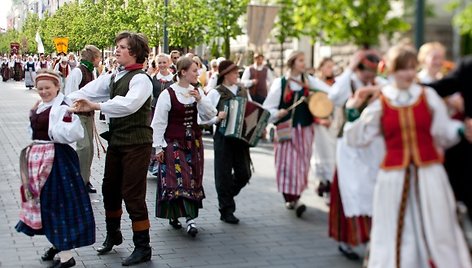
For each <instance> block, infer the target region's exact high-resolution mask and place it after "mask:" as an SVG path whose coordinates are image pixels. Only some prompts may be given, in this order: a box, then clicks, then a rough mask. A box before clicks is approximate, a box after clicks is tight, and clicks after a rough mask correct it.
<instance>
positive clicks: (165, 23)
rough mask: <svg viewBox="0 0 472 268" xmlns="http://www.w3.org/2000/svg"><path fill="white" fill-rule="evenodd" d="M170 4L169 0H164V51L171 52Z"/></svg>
mask: <svg viewBox="0 0 472 268" xmlns="http://www.w3.org/2000/svg"><path fill="white" fill-rule="evenodd" d="M168 5H169V1H168V0H164V6H165V10H164V27H163V28H164V53H166V54H169V36H168V33H167V7H168Z"/></svg>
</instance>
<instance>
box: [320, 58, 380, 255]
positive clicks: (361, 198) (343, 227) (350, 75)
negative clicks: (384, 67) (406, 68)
mask: <svg viewBox="0 0 472 268" xmlns="http://www.w3.org/2000/svg"><path fill="white" fill-rule="evenodd" d="M379 62H380V57H378V56H377V55H376V53H375V52H373V51H359V52H357V53H355V54H354V56H353V57H352V59H351V62H350V65H349V67H348V68H347V69H346V71H344V73H343V74H342V75H340V76H339V77H337V78H336V83H335V84H334V85H333V86H332V90H331V91H330V92H329V97H330V99H331V100H332V101H333V102H334V104H335V105H336V106H338V107H343V110H344V105H345V103H346V101H347V100H348V98H349V97H350V96H351V95H353V94H354V93H355V92H356V91H358V90H361V89H364V88H372V87H375V88H376V86H375V85H381V84H384V83H386V81H385V80H384V79H382V78H381V77H379V76H377V66H378V64H379ZM342 120H343V124H344V122H345V118H344V113H343V119H342ZM341 128H342V127H341ZM383 148H384V145H383V141H382V139H381V138H376V139H375V140H374V141H373V142H372V143H371V145H370V146H365V147H362V148H356V147H352V146H350V145H348V144H347V143H346V139H345V138H344V137H343V133H342V129H341V131H340V133H339V135H338V140H337V145H336V170H335V176H334V178H333V183H332V184H331V191H330V192H331V196H330V198H331V199H330V210H329V236H330V237H331V238H333V239H334V240H336V241H338V242H339V247H338V249H339V251H340V252H341V253H342V254H343V255H344V256H345V257H347V258H348V259H352V260H356V259H359V255H358V254H357V253H356V252H355V251H354V250H353V249H352V247H353V246H358V245H360V244H365V243H367V242H368V241H369V239H370V227H371V215H372V198H373V191H374V184H375V178H376V176H377V172H378V169H379V165H380V160H381V158H382V156H383V152H384V149H383Z"/></svg>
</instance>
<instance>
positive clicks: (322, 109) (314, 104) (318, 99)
mask: <svg viewBox="0 0 472 268" xmlns="http://www.w3.org/2000/svg"><path fill="white" fill-rule="evenodd" d="M308 109H309V110H310V112H311V114H312V115H313V116H314V117H317V118H327V117H329V116H330V115H331V114H332V113H333V110H334V104H333V102H332V101H331V100H330V99H329V98H328V94H327V93H326V92H322V91H316V92H313V93H310V95H309V96H308Z"/></svg>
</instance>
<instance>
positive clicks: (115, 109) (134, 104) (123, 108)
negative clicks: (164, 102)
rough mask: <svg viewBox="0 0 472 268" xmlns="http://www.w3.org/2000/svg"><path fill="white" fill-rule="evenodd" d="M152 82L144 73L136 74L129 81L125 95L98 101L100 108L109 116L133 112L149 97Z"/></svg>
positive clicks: (120, 115) (117, 116) (123, 115)
mask: <svg viewBox="0 0 472 268" xmlns="http://www.w3.org/2000/svg"><path fill="white" fill-rule="evenodd" d="M151 94H152V82H151V80H150V79H149V77H148V76H147V75H146V74H137V75H135V76H133V78H132V79H131V81H130V82H129V91H128V93H126V95H125V96H115V97H114V98H113V99H110V100H108V101H106V102H104V103H100V110H102V112H103V113H104V114H105V115H108V116H109V117H110V118H119V117H125V116H128V115H130V114H133V113H135V112H136V111H137V110H139V108H141V106H143V104H144V103H145V102H146V100H147V99H148V98H149V97H151Z"/></svg>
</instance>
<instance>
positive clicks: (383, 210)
mask: <svg viewBox="0 0 472 268" xmlns="http://www.w3.org/2000/svg"><path fill="white" fill-rule="evenodd" d="M387 68H388V71H389V73H390V75H391V77H392V79H391V81H390V82H389V84H388V85H386V86H384V87H383V88H382V89H381V91H380V94H379V95H380V97H379V98H378V99H377V100H375V101H373V102H371V103H370V104H369V105H368V106H367V108H366V109H365V110H364V111H363V112H362V114H361V115H360V118H358V119H357V120H355V121H353V122H352V123H348V124H347V125H346V126H345V131H344V133H345V137H346V139H347V142H348V144H350V145H352V146H361V147H362V146H367V145H368V144H369V143H370V142H371V141H372V140H373V139H374V137H382V138H383V139H384V141H385V145H386V154H385V156H384V158H383V162H382V164H381V166H380V171H379V173H378V176H377V182H376V185H375V193H374V202H373V204H374V207H373V217H372V235H371V243H370V256H369V260H368V267H372V268H377V267H379V268H380V267H381V268H393V267H396V268H400V267H405V268H408V267H435V268H443V267H444V268H446V267H455V268H461V267H472V264H471V259H470V253H469V251H468V249H467V245H466V242H465V239H464V234H463V233H462V231H461V229H460V227H459V224H458V221H457V215H456V202H455V200H454V196H453V193H452V191H451V187H450V185H449V182H448V178H447V175H446V172H445V170H444V167H443V166H442V164H441V163H442V156H441V155H440V153H439V152H438V150H437V146H440V147H443V148H444V147H449V146H452V145H454V144H455V143H457V142H458V141H459V139H460V136H461V132H462V131H463V126H462V124H461V122H459V121H455V120H451V119H450V118H449V117H448V114H447V111H446V106H445V104H444V103H443V101H442V99H441V98H440V97H439V96H438V95H437V93H436V92H435V91H433V90H432V89H430V88H427V87H423V86H420V85H418V84H416V83H415V82H414V81H415V78H416V68H417V60H416V51H415V50H414V49H413V48H411V47H408V46H396V47H393V48H391V49H390V51H389V52H388V54H387ZM378 93H379V91H377V92H376V91H375V89H367V90H359V91H358V92H356V93H355V95H354V97H353V98H352V99H351V100H349V102H348V103H347V107H348V108H351V109H350V110H348V114H350V116H349V117H350V118H348V119H350V120H351V121H352V119H354V118H355V117H357V116H356V113H358V111H357V108H358V107H359V106H360V105H361V104H362V103H363V102H364V101H365V100H366V99H367V98H368V97H369V96H372V95H375V94H378ZM357 115H358V114H357Z"/></svg>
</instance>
